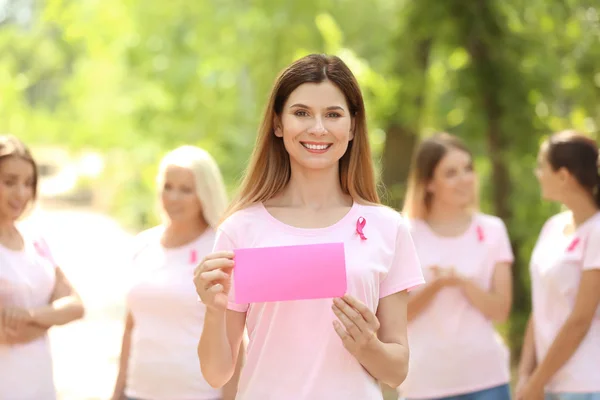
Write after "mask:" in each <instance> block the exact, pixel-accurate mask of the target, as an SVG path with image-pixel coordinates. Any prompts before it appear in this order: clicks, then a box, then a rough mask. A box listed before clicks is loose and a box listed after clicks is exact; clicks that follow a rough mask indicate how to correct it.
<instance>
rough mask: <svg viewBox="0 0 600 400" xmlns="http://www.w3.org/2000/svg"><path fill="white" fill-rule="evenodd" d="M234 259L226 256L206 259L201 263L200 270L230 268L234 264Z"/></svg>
mask: <svg viewBox="0 0 600 400" xmlns="http://www.w3.org/2000/svg"><path fill="white" fill-rule="evenodd" d="M234 264H235V263H234V261H233V260H230V259H228V258H216V259H213V260H207V261H205V262H203V263H202V265H201V271H202V272H205V271H212V270H215V269H228V270H229V269H231V268H233V266H234Z"/></svg>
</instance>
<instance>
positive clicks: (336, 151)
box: [274, 81, 354, 169]
mask: <svg viewBox="0 0 600 400" xmlns="http://www.w3.org/2000/svg"><path fill="white" fill-rule="evenodd" d="M274 123H275V135H276V136H278V137H282V138H283V143H284V146H285V149H286V151H287V152H288V154H289V156H290V163H291V165H292V167H293V168H294V167H298V166H299V167H301V168H306V169H325V168H333V167H335V168H337V166H338V162H339V160H340V158H342V156H343V155H344V153H345V152H346V150H347V149H348V142H349V141H350V140H352V139H353V138H354V133H353V118H352V115H351V113H350V111H349V109H348V104H347V102H346V98H345V97H344V94H343V93H342V91H341V90H340V89H339V88H338V87H337V86H335V85H334V84H332V83H331V82H330V81H324V82H322V83H304V84H302V85H300V86H298V87H297V88H296V90H294V91H293V92H292V93H291V94H290V96H289V97H288V99H287V101H286V103H285V104H284V107H283V110H282V112H281V116H280V117H279V118H276V120H275V121H274Z"/></svg>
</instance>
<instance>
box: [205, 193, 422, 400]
mask: <svg viewBox="0 0 600 400" xmlns="http://www.w3.org/2000/svg"><path fill="white" fill-rule="evenodd" d="M359 217H363V218H364V219H365V220H366V221H368V223H367V224H366V226H364V229H363V235H364V236H366V237H368V238H369V239H368V240H362V239H361V238H360V235H359V234H358V233H357V231H356V228H357V225H356V224H357V221H358V219H359ZM329 242H343V243H344V245H345V252H346V260H347V264H346V268H347V278H348V293H350V294H351V295H353V296H355V297H357V298H358V299H359V300H361V301H362V302H363V303H365V304H366V305H367V306H368V307H369V308H371V310H373V311H376V310H377V306H378V304H379V299H380V298H383V297H386V296H389V295H391V294H394V293H396V292H400V291H404V290H407V289H410V288H412V287H414V286H417V285H420V284H422V283H423V276H422V274H421V269H420V266H419V261H418V259H417V257H416V253H415V250H414V247H413V243H412V240H411V237H410V234H409V232H408V229H407V227H406V226H405V223H404V221H403V220H402V218H401V217H400V215H399V214H398V213H397V212H395V211H393V210H391V209H389V208H386V207H382V206H363V205H359V204H356V203H355V204H354V206H353V207H352V208H351V210H350V211H349V212H348V214H347V215H346V216H345V217H344V218H342V219H341V220H340V221H338V222H337V223H335V224H334V225H332V226H330V227H327V228H322V229H300V228H294V227H291V226H289V225H285V224H283V223H282V222H280V221H278V220H276V219H275V218H274V217H273V216H271V214H269V213H268V211H267V210H266V209H265V208H264V206H263V205H262V204H257V205H254V206H251V207H249V208H247V209H245V210H242V211H239V212H237V213H235V214H234V215H232V216H231V217H229V218H228V219H227V220H226V221H225V222H224V223H223V224H222V225H221V227H220V229H219V231H218V232H217V239H216V243H215V248H214V250H233V249H236V248H244V247H268V246H286V245H299V244H316V243H329ZM282 267H285V266H282ZM234 291H235V290H234V289H232V292H231V293H230V299H231V302H230V304H229V308H230V309H231V310H234V311H237V312H247V316H246V325H247V328H248V335H249V346H248V350H247V351H248V355H247V360H246V365H245V367H244V369H243V370H242V375H241V378H240V384H239V391H238V397H237V400H270V399H277V400H279V399H286V400H299V399H306V400H309V399H310V400H313V399H345V400H353V399H355V400H371V399H381V398H382V395H381V390H380V389H379V385H378V383H377V382H376V381H375V380H374V379H373V378H372V377H371V376H370V375H369V374H368V373H367V372H366V371H365V369H364V368H363V367H362V366H361V365H360V363H359V362H358V361H356V359H355V358H354V357H353V356H352V355H350V353H348V351H347V350H346V349H345V348H344V347H343V345H342V342H341V340H340V338H339V337H338V336H337V334H336V333H335V330H334V329H333V326H332V322H333V320H335V319H336V317H335V315H334V314H333V311H332V310H331V305H332V300H331V299H316V300H303V301H286V302H273V303H253V304H236V303H235V302H233V299H234V298H235V297H234V296H235V294H234Z"/></svg>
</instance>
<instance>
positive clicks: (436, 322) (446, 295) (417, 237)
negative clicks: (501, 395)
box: [400, 214, 513, 399]
mask: <svg viewBox="0 0 600 400" xmlns="http://www.w3.org/2000/svg"><path fill="white" fill-rule="evenodd" d="M411 234H412V237H413V240H414V243H415V247H416V249H417V253H418V255H419V259H420V261H421V265H422V266H423V272H424V275H425V279H426V280H428V281H429V280H432V279H433V278H434V276H433V272H432V271H431V268H430V267H432V266H438V267H440V268H452V267H454V269H455V271H456V273H457V274H460V275H462V276H464V277H466V278H467V279H471V280H472V281H473V282H475V283H477V284H478V285H480V286H481V287H482V288H483V289H485V290H490V289H491V284H492V277H493V274H494V267H495V266H496V264H497V263H503V262H508V263H512V261H513V253H512V250H511V246H510V241H509V238H508V234H507V232H506V227H505V226H504V223H503V222H502V220H500V219H499V218H497V217H493V216H490V215H485V214H475V215H474V217H473V220H472V223H471V225H470V227H469V228H468V229H467V230H466V231H465V233H463V234H462V235H460V236H454V237H447V236H439V235H437V234H436V233H435V232H433V230H431V229H430V228H429V225H427V224H426V223H425V222H424V221H421V220H412V221H411ZM408 339H409V343H410V366H409V371H408V377H407V378H406V381H405V382H404V383H403V384H402V385H401V387H400V392H401V394H402V397H405V398H410V399H428V398H438V397H447V396H453V395H457V394H464V393H470V392H475V391H479V390H483V389H487V388H492V387H495V386H499V385H502V384H506V383H508V382H509V379H510V374H509V352H508V349H507V347H506V345H505V344H504V343H503V341H502V339H501V338H500V336H499V335H498V334H497V332H496V331H495V329H494V325H493V322H492V321H490V320H489V319H487V318H486V317H485V316H484V315H483V314H482V313H481V311H479V310H478V309H476V308H475V307H473V306H472V305H471V303H469V301H468V299H467V297H466V296H465V295H464V294H463V293H462V292H461V290H460V289H459V288H454V287H447V288H444V289H442V290H441V291H439V292H438V293H437V294H436V296H435V297H434V298H433V300H432V301H431V303H430V304H429V305H428V306H427V308H426V309H425V310H424V311H423V312H422V313H421V314H419V315H418V316H417V317H416V318H415V319H414V320H412V321H411V322H410V323H409V324H408Z"/></svg>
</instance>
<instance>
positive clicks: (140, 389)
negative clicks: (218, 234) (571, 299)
mask: <svg viewBox="0 0 600 400" xmlns="http://www.w3.org/2000/svg"><path fill="white" fill-rule="evenodd" d="M157 183H158V188H159V193H160V205H161V208H162V214H163V223H162V224H161V225H159V226H156V227H154V228H151V229H149V230H146V231H144V232H142V233H140V234H139V235H138V236H137V238H136V242H137V243H136V248H135V253H134V258H133V261H132V262H133V267H134V268H133V278H134V279H133V284H132V285H131V288H130V290H129V292H128V295H127V301H126V304H127V318H126V322H125V332H124V334H123V343H122V350H121V358H120V366H119V374H118V377H117V381H116V385H115V389H114V394H113V399H114V400H116V399H128V400H217V399H224V400H232V399H234V397H235V391H236V386H237V376H234V377H233V378H232V380H231V381H230V382H229V384H228V385H226V386H225V387H224V388H223V389H222V390H218V389H214V388H212V387H211V386H210V385H209V384H208V383H207V382H206V381H205V379H204V378H203V376H202V373H201V371H200V365H199V363H198V358H197V351H196V348H197V345H198V338H199V337H200V335H201V333H202V326H203V321H204V314H205V306H204V305H203V304H202V303H201V302H199V301H198V295H197V294H196V291H195V288H194V284H193V282H192V279H191V278H192V276H193V272H194V268H195V267H196V266H197V265H198V264H199V263H200V261H201V260H202V259H203V258H204V256H206V255H207V254H209V253H210V252H211V251H212V247H213V244H214V240H215V229H216V226H217V224H218V222H219V219H220V218H221V216H222V214H223V212H224V210H225V208H226V206H227V196H226V192H225V187H224V185H223V179H222V177H221V173H220V171H219V167H218V166H217V164H216V162H215V161H214V160H213V158H212V157H211V156H210V155H209V154H208V153H207V152H206V151H204V150H202V149H200V148H197V147H192V146H183V147H180V148H177V149H175V150H173V151H172V152H170V153H168V154H167V155H166V156H165V157H164V158H163V160H162V161H161V163H160V167H159V172H158V176H157ZM240 364H241V361H240Z"/></svg>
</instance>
